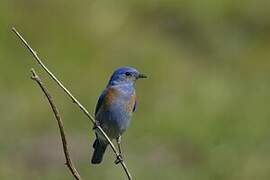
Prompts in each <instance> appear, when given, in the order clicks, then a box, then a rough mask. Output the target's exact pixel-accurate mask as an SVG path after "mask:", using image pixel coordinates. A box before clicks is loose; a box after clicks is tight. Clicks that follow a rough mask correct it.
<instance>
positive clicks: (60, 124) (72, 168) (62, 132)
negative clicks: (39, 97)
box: [31, 69, 81, 180]
mask: <svg viewBox="0 0 270 180" xmlns="http://www.w3.org/2000/svg"><path fill="white" fill-rule="evenodd" d="M31 72H32V76H31V78H32V79H33V80H34V81H36V82H37V84H38V85H39V87H40V88H41V90H42V91H43V93H44V94H45V96H46V98H47V99H48V101H49V103H50V106H51V108H52V111H53V113H54V116H55V118H56V120H57V124H58V127H59V130H60V135H61V139H62V145H63V151H64V154H65V158H66V165H67V167H68V169H69V170H70V172H71V174H72V175H73V176H74V178H75V179H76V180H81V177H80V174H79V173H78V171H77V170H76V168H75V166H74V164H73V162H72V159H71V157H70V154H69V150H68V143H67V139H66V134H65V130H64V124H63V121H62V119H61V116H60V114H59V111H58V109H57V107H56V105H55V103H54V100H53V98H52V96H51V95H50V93H49V91H48V89H47V88H46V87H45V85H44V83H43V82H42V81H41V79H40V78H39V76H38V75H37V74H36V72H35V70H34V69H31Z"/></svg>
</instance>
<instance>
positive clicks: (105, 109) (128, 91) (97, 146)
mask: <svg viewBox="0 0 270 180" xmlns="http://www.w3.org/2000/svg"><path fill="white" fill-rule="evenodd" d="M140 78H146V76H145V75H143V74H140V73H139V71H138V70H136V69H135V68H132V67H120V68H118V69H116V70H115V71H114V72H113V74H112V76H111V78H110V80H109V82H108V84H107V86H106V88H105V89H104V90H103V91H102V93H101V95H100V96H99V99H98V102H97V105H96V110H95V120H96V123H97V124H98V125H100V126H101V127H102V129H103V130H104V131H105V133H106V134H107V135H108V137H109V138H110V139H111V140H112V139H116V142H117V146H118V150H119V154H120V158H121V157H122V155H121V146H120V143H121V135H122V134H123V133H124V132H125V131H126V129H127V128H128V126H129V124H130V120H131V116H132V113H133V112H134V111H135V110H136V107H137V98H136V94H135V87H134V86H135V82H136V80H138V79H140ZM95 130H96V132H95V133H96V140H95V142H94V144H93V148H94V154H93V156H92V160H91V162H92V164H99V163H101V161H102V158H103V155H104V153H105V150H106V148H107V146H108V141H107V140H106V139H105V137H104V136H103V135H102V134H101V133H100V132H99V130H98V129H95ZM119 160H120V159H118V160H116V162H115V163H118V162H119Z"/></svg>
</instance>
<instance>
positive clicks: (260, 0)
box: [0, 0, 270, 180]
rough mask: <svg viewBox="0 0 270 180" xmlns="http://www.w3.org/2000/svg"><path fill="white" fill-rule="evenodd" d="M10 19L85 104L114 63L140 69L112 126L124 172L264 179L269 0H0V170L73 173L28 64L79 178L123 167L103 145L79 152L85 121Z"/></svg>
mask: <svg viewBox="0 0 270 180" xmlns="http://www.w3.org/2000/svg"><path fill="white" fill-rule="evenodd" d="M12 26H15V27H16V28H17V29H18V30H19V31H20V32H21V33H22V34H23V35H24V37H25V38H26V39H27V40H28V41H29V42H30V44H31V45H32V46H33V47H34V49H35V50H37V51H38V54H39V55H40V57H41V58H42V59H43V60H44V62H45V63H46V64H47V65H48V67H49V68H50V69H51V70H52V71H53V72H55V74H56V75H57V77H59V79H60V80H62V81H63V83H64V84H65V85H66V86H67V88H68V89H69V90H70V91H71V92H72V93H73V94H74V95H75V96H76V97H77V98H78V99H79V100H80V101H81V102H82V104H84V105H85V106H86V107H87V109H89V111H90V112H93V111H94V107H95V103H96V101H97V97H98V95H99V93H100V92H101V90H102V89H103V88H104V86H105V85H106V83H107V81H108V78H109V76H110V74H111V72H112V71H113V70H114V69H115V68H117V67H119V66H123V65H129V66H133V67H136V68H138V69H139V70H140V71H141V72H143V73H145V74H147V75H148V76H149V79H147V80H143V81H139V82H138V83H137V86H136V88H137V95H138V98H139V104H138V110H137V112H136V113H135V114H134V116H133V121H132V124H131V126H130V128H129V129H128V131H127V132H126V134H125V135H124V137H123V149H124V156H125V159H126V162H127V165H128V167H129V169H130V171H131V173H132V175H133V176H134V179H135V180H152V179H153V180H164V179H167V180H179V179H184V180H217V179H218V180H254V179H256V180H268V179H270V130H269V129H270V110H269V108H270V1H269V0H256V1H255V0H246V1H233V0H220V1H216V0H206V1H199V0H193V1H190V0H178V1H176V0H129V1H127V0H120V1H115V0H111V1H109V0H95V1H91V0H90V1H86V0H81V1H64V0H47V1H41V0H21V1H19V0H9V1H6V0H1V5H0V117H1V121H0V122H1V124H0V179H3V180H6V179H8V180H9V179H11V180H25V179H35V180H47V179H48V180H49V179H50V180H52V179H57V180H64V179H72V177H71V176H70V174H69V172H68V171H67V169H66V167H65V166H64V156H63V153H62V146H61V141H60V137H59V132H58V129H57V126H56V121H55V119H54V117H53V114H52V112H51V110H50V108H49V106H48V103H47V100H46V99H45V97H44V95H43V94H42V93H41V91H40V89H39V88H38V87H37V85H36V84H35V83H34V82H33V81H32V80H30V71H29V70H30V68H31V67H34V68H35V69H36V71H37V72H38V73H39V74H40V77H41V78H42V79H43V80H44V82H45V83H46V84H47V86H48V88H49V90H50V91H51V93H52V95H53V96H54V98H55V101H56V103H57V105H58V107H59V109H60V112H61V114H62V118H63V120H64V123H65V127H66V131H67V134H68V137H67V138H68V140H69V142H70V150H71V153H72V157H73V160H74V162H75V164H76V166H77V168H78V170H79V172H80V174H81V176H82V178H83V179H85V180H86V179H102V180H103V179H104V180H111V179H125V175H124V172H123V170H122V169H121V167H117V166H115V165H114V163H113V161H114V158H115V157H114V155H113V153H112V151H111V150H108V151H107V153H106V155H105V159H104V162H103V163H102V164H101V165H100V166H94V165H91V164H90V157H91V154H92V147H91V146H92V142H93V139H94V133H93V131H92V124H91V123H90V121H89V120H88V119H86V117H85V116H84V115H83V114H82V113H81V112H80V111H79V110H78V109H77V108H76V107H75V106H74V104H72V102H71V101H70V100H69V99H68V98H67V97H66V96H65V95H64V93H63V92H62V91H61V90H60V89H59V88H58V87H57V86H56V85H55V84H54V83H53V82H52V81H51V80H50V79H49V78H48V76H47V74H45V73H44V72H43V71H42V70H41V69H40V68H39V67H38V66H37V64H36V63H35V62H34V59H33V58H32V57H31V54H30V53H29V52H28V51H27V50H26V49H25V48H24V47H23V46H22V44H21V43H20V41H19V40H18V39H17V38H16V37H15V35H14V34H13V33H12V32H11V27H12Z"/></svg>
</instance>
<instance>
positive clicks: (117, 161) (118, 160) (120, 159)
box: [114, 154, 123, 164]
mask: <svg viewBox="0 0 270 180" xmlns="http://www.w3.org/2000/svg"><path fill="white" fill-rule="evenodd" d="M121 162H123V156H122V155H121V154H118V155H117V157H116V160H115V161H114V163H115V164H119V163H121Z"/></svg>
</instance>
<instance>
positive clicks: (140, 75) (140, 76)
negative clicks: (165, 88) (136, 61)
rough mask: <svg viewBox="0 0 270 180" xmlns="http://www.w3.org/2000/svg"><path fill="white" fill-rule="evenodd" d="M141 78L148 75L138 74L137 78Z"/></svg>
mask: <svg viewBox="0 0 270 180" xmlns="http://www.w3.org/2000/svg"><path fill="white" fill-rule="evenodd" d="M141 78H147V76H146V75H144V74H139V75H138V76H137V79H141Z"/></svg>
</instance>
